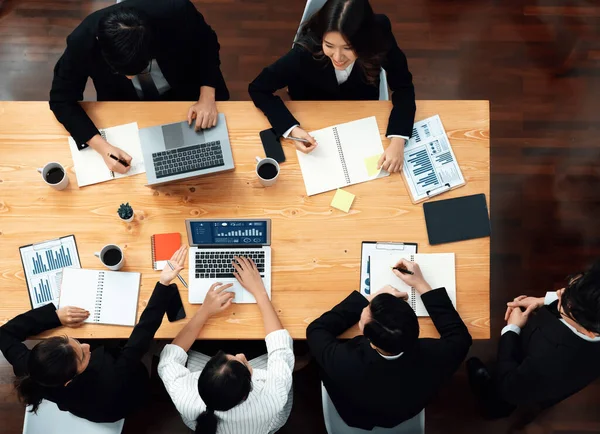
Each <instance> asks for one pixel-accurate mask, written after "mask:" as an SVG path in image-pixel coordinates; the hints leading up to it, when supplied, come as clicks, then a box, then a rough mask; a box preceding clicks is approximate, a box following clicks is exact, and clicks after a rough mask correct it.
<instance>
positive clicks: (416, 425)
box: [321, 383, 425, 434]
mask: <svg viewBox="0 0 600 434" xmlns="http://www.w3.org/2000/svg"><path fill="white" fill-rule="evenodd" d="M321 398H322V400H323V418H324V419H325V428H326V429H327V433H328V434H424V433H425V410H423V411H421V413H419V414H417V415H416V416H415V417H413V418H412V419H409V420H407V421H405V422H402V423H401V424H400V425H398V426H395V427H394V428H381V427H375V428H373V429H372V430H371V431H367V430H364V429H360V428H352V427H349V426H348V425H346V422H344V420H343V419H342V418H341V417H340V415H339V413H338V412H337V410H336V408H335V406H334V405H333V402H331V398H330V397H329V394H328V393H327V389H325V386H324V385H323V383H321Z"/></svg>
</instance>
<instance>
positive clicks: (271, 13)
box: [0, 0, 600, 434]
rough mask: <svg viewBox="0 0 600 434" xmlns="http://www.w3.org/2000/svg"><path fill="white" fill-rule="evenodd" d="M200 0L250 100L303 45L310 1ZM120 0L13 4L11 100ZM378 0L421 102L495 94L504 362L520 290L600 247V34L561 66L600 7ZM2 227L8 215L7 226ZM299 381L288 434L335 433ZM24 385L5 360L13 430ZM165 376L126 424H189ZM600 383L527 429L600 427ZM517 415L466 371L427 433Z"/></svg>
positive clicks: (46, 82)
mask: <svg viewBox="0 0 600 434" xmlns="http://www.w3.org/2000/svg"><path fill="white" fill-rule="evenodd" d="M195 3H196V4H197V6H198V8H199V10H200V11H201V12H202V13H203V14H204V15H205V17H206V19H207V21H208V22H209V23H210V24H211V25H212V26H213V28H214V29H215V30H216V31H217V33H218V35H219V40H220V42H221V47H222V49H221V59H222V63H223V65H222V69H223V73H224V75H225V78H226V80H227V83H228V86H229V89H230V91H231V95H232V99H237V100H246V99H248V94H247V91H246V89H247V85H248V83H249V81H251V80H252V79H253V78H254V77H255V76H256V75H257V74H258V72H259V71H260V70H261V68H262V67H263V66H265V65H267V64H268V63H270V62H271V61H273V60H275V59H276V58H278V57H279V56H281V55H282V54H284V53H285V52H286V50H288V49H289V47H290V44H291V41H292V39H293V36H294V33H295V31H296V29H297V26H298V20H299V18H300V16H301V15H302V11H303V8H304V0H287V1H285V2H281V1H275V0H202V1H196V2H195ZM109 4H111V2H108V1H99V0H61V1H56V0H54V1H44V0H6V3H5V5H4V7H3V12H0V17H1V18H0V99H3V100H46V99H47V97H48V91H49V87H50V82H51V79H52V68H53V66H54V63H55V62H56V60H57V59H58V57H59V56H60V54H61V52H62V50H63V49H64V45H65V37H66V36H67V35H68V34H69V33H70V31H71V30H72V29H73V28H74V27H75V26H76V25H77V24H78V23H79V22H80V20H81V19H82V18H83V17H84V16H86V15H87V14H88V13H90V12H91V11H93V10H96V9H99V8H101V7H104V6H107V5H109ZM372 4H373V7H374V9H375V10H376V12H380V13H386V14H387V15H388V16H389V17H390V19H391V21H392V23H393V29H394V32H395V35H396V38H397V40H398V43H399V45H400V47H401V48H403V49H404V51H405V53H406V55H407V56H408V60H409V65H410V68H411V71H412V72H413V75H414V81H415V87H416V93H417V99H489V100H490V101H491V117H492V121H491V135H492V141H491V145H492V149H491V154H492V161H491V168H492V185H491V190H492V199H491V210H492V226H493V231H492V232H493V236H492V259H491V261H492V262H491V268H492V270H491V272H492V286H491V312H492V323H491V327H492V336H493V338H492V339H491V340H490V341H486V342H476V343H475V344H474V345H473V348H472V351H471V354H472V355H478V356H481V357H482V358H484V359H486V360H490V359H492V358H493V356H494V354H495V348H496V344H497V336H498V335H499V332H500V330H501V328H502V326H503V325H504V324H503V323H502V316H503V312H504V306H505V304H504V303H505V302H506V301H507V300H509V299H512V298H513V297H515V296H517V295H521V294H531V295H541V294H543V293H544V292H545V291H546V290H550V289H553V288H554V289H556V288H559V287H560V285H561V284H562V282H563V281H562V279H564V277H565V276H566V275H567V274H569V273H571V272H574V271H578V270H580V269H582V268H583V267H584V266H585V265H586V264H587V263H589V262H590V261H591V260H593V259H594V258H596V257H598V256H599V254H600V225H598V223H597V222H598V217H597V216H598V211H599V210H600V201H599V200H598V192H599V191H600V168H599V164H598V163H599V157H600V146H599V144H598V138H597V134H598V130H599V128H600V122H599V117H598V113H599V112H600V99H599V98H598V95H600V50H599V49H598V44H595V45H594V44H592V45H591V46H590V47H589V50H588V51H587V52H585V53H583V55H582V60H581V62H580V63H579V64H577V65H576V68H575V69H574V70H573V71H571V73H570V74H568V75H566V76H563V77H556V76H555V75H554V74H553V71H554V70H555V69H556V68H557V67H558V66H560V65H561V64H562V62H563V61H564V59H565V58H566V56H567V55H568V53H569V50H570V48H571V47H572V46H573V44H574V43H575V41H576V35H578V34H579V33H580V32H582V31H583V30H586V29H597V28H598V20H599V19H600V14H599V13H598V7H597V6H596V2H593V1H585V0H572V1H569V2H566V1H565V2H562V1H558V0H504V1H496V0H479V1H475V0H455V1H447V0H420V1H414V0H372ZM564 5H567V6H569V7H568V8H565V7H562V6H564ZM578 6H583V7H584V9H577V7H578ZM561 14H562V15H561ZM596 42H597V41H596ZM86 98H88V99H93V98H94V92H93V89H91V88H90V89H88V90H87V91H86ZM0 122H2V118H1V117H0ZM32 122H35V120H34V119H32ZM1 225H2V222H1V220H0V232H1V229H2V228H1ZM296 380H297V381H296V383H295V387H296V389H295V404H294V410H293V412H292V416H291V417H290V420H289V422H288V424H287V425H286V426H285V427H284V428H283V429H282V431H281V432H284V433H323V432H325V431H324V427H323V424H322V414H321V410H320V394H319V382H318V376H317V374H316V369H315V367H314V365H312V366H309V367H308V368H306V369H305V370H303V371H301V372H299V373H298V374H297V378H296ZM10 381H11V376H10V369H9V368H8V367H7V366H6V365H5V364H2V363H1V362H0V420H1V421H2V423H0V433H16V432H20V429H21V426H22V419H23V411H22V409H21V407H20V406H19V404H18V403H17V401H16V397H15V395H14V393H12V392H11V386H10ZM154 386H155V388H154V391H153V398H154V399H153V403H152V404H151V406H150V407H149V408H148V409H147V411H145V412H144V414H141V415H137V416H135V417H132V418H130V419H129V420H128V421H127V423H126V428H125V431H124V432H125V433H157V434H158V433H184V432H188V431H187V429H186V428H185V426H184V425H183V423H182V422H181V420H180V418H179V415H178V414H177V412H176V411H175V410H174V408H173V406H172V404H171V403H170V401H169V398H168V396H167V395H166V394H165V392H164V389H163V388H162V387H161V384H160V381H156V382H155V384H154ZM599 392H600V384H599V383H598V382H596V383H594V384H593V385H591V386H590V387H588V388H587V389H585V390H584V391H582V392H581V393H579V394H577V395H576V396H573V397H572V398H570V399H569V400H567V401H565V402H563V403H561V404H560V405H558V406H556V407H555V408H553V409H552V410H551V411H549V412H547V413H546V414H544V415H542V416H541V417H540V418H538V420H537V421H536V422H535V423H534V424H532V425H531V426H529V427H528V428H527V429H526V430H525V431H523V432H531V433H571V434H575V433H592V432H596V433H598V432H600V411H599V410H600V401H599V400H598V396H599ZM514 419H515V418H513V419H512V420H504V421H498V422H493V423H491V422H485V421H483V420H481V419H480V418H479V417H478V416H477V414H476V412H475V409H474V403H473V400H472V398H471V396H470V395H469V392H468V389H467V382H466V377H465V374H464V372H463V371H461V372H459V373H458V374H457V375H456V376H455V377H454V378H453V379H452V380H451V381H450V382H449V384H447V385H446V386H445V387H444V388H443V389H442V390H441V391H440V393H439V395H438V397H437V398H436V399H435V400H434V401H433V402H432V403H431V405H430V406H429V407H428V408H427V432H428V433H471V432H473V433H480V432H486V433H488V434H492V433H505V432H518V431H514V430H512V429H511V428H510V426H511V424H512V423H513V422H514Z"/></svg>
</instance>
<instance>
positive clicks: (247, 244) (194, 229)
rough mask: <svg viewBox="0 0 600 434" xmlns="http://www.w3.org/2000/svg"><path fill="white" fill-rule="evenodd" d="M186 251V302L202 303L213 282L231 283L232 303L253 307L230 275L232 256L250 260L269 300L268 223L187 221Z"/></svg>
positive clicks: (252, 220) (244, 291) (269, 234)
mask: <svg viewBox="0 0 600 434" xmlns="http://www.w3.org/2000/svg"><path fill="white" fill-rule="evenodd" d="M185 226H186V229H187V236H188V241H189V243H190V250H189V259H190V261H189V270H190V277H189V291H188V293H189V301H190V303H192V304H194V303H202V302H204V297H205V296H206V293H207V292H208V289H209V288H210V286H211V285H212V284H213V283H215V282H221V283H223V284H226V283H233V286H232V287H231V288H229V289H228V291H231V292H233V293H235V298H234V300H233V301H234V303H256V300H255V298H254V296H252V294H250V293H249V292H248V291H246V290H245V289H244V288H243V287H242V285H240V284H239V282H238V281H237V280H236V278H235V277H234V275H233V272H234V268H233V265H231V263H232V261H233V257H234V256H246V257H249V258H252V259H253V260H254V262H255V263H256V265H257V268H258V271H259V272H260V275H261V276H262V278H263V282H264V284H265V288H266V290H267V294H268V295H269V299H270V298H271V220H270V219H223V220H212V219H186V221H185Z"/></svg>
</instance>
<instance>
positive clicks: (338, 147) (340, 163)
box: [296, 116, 389, 196]
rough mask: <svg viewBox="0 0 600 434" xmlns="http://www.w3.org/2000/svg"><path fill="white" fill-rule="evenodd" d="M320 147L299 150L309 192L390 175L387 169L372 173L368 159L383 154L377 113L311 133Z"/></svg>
mask: <svg viewBox="0 0 600 434" xmlns="http://www.w3.org/2000/svg"><path fill="white" fill-rule="evenodd" d="M309 134H310V135H311V136H313V137H314V138H315V140H316V141H317V143H318V146H317V147H316V148H315V150H314V151H312V152H311V153H310V154H304V153H302V152H300V151H296V154H297V155H298V162H299V163H300V170H301V171H302V177H303V178H304V185H305V186H306V194H307V195H309V196H312V195H313V194H318V193H323V192H325V191H330V190H335V189H337V188H341V187H345V186H347V185H352V184H358V183H361V182H365V181H370V180H372V179H377V178H382V177H384V176H389V173H388V172H386V171H385V170H381V171H379V172H378V173H376V174H374V175H372V176H369V172H368V168H367V165H366V164H365V159H366V158H368V157H371V156H373V155H377V154H379V155H380V154H382V153H383V144H382V143H381V137H380V136H379V128H378V127H377V121H376V119H375V116H371V117H370V118H364V119H359V120H357V121H353V122H348V123H345V124H340V125H334V126H332V127H328V128H324V129H322V130H317V131H312V132H310V133H309Z"/></svg>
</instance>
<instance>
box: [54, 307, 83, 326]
mask: <svg viewBox="0 0 600 434" xmlns="http://www.w3.org/2000/svg"><path fill="white" fill-rule="evenodd" d="M56 315H57V316H58V319H59V320H60V323H61V324H62V325H64V326H66V327H73V328H76V327H79V326H81V325H82V324H83V322H84V321H85V320H86V319H88V317H89V316H90V313H89V312H88V311H87V310H85V309H81V308H79V307H73V306H65V307H61V308H60V309H58V310H57V311H56Z"/></svg>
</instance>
